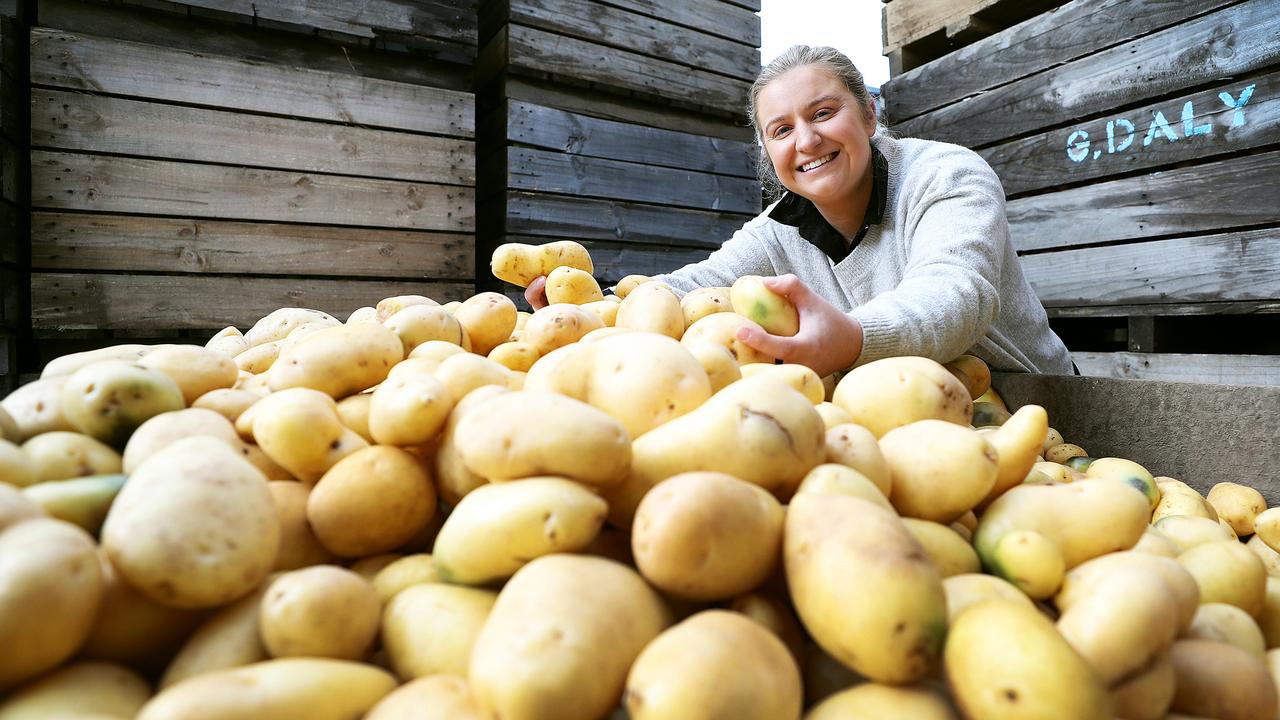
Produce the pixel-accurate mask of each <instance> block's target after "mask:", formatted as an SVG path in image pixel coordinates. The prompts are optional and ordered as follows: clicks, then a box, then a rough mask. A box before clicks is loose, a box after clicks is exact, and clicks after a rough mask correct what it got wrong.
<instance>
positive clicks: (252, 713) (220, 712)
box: [138, 658, 396, 720]
mask: <svg viewBox="0 0 1280 720" xmlns="http://www.w3.org/2000/svg"><path fill="white" fill-rule="evenodd" d="M395 687H396V680H395V678H394V677H392V676H391V675H390V673H387V672H385V671H383V670H381V669H379V668H376V667H373V666H372V665H364V664H361V663H354V662H350V661H347V660H328V659H322V658H286V659H281V660H268V661H266V662H260V663H254V664H252V665H247V666H245V667H239V668H233V669H230V670H220V671H217V672H211V673H208V674H206V675H201V676H199V677H195V678H191V679H189V680H187V681H185V682H181V683H177V684H175V685H173V686H171V687H169V688H167V689H165V690H164V691H162V692H161V693H160V694H159V695H156V696H155V697H154V698H152V700H151V701H150V702H148V703H147V704H146V706H145V707H143V708H142V712H140V713H139V714H138V720H172V718H184V720H241V719H243V718H249V717H261V718H271V719H272V720H348V719H349V718H356V717H361V716H363V715H364V713H365V712H367V711H368V710H369V709H370V708H372V707H373V706H374V705H376V704H377V703H378V701H379V700H381V699H382V698H383V697H384V696H385V695H387V694H388V693H390V692H391V691H392V690H394V689H395Z"/></svg>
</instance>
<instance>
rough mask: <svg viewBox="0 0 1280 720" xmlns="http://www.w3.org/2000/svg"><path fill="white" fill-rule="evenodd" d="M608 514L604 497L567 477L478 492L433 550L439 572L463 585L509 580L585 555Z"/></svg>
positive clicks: (464, 502)
mask: <svg viewBox="0 0 1280 720" xmlns="http://www.w3.org/2000/svg"><path fill="white" fill-rule="evenodd" d="M607 512H608V506H607V505H606V504H605V502H604V500H601V499H600V497H599V496H597V495H596V494H594V493H592V492H591V491H590V490H588V489H587V488H585V487H583V486H582V485H579V484H577V483H575V482H571V481H569V480H565V479H562V478H554V477H542V478H528V479H525V480H516V481H513V482H504V483H496V484H491V485H484V486H481V487H478V488H476V489H475V490H474V491H472V492H471V493H470V494H469V495H467V496H466V497H464V498H462V500H461V501H460V502H459V503H458V505H457V506H456V507H455V508H454V509H453V512H452V513H450V514H449V517H448V518H447V519H445V521H444V526H443V527H442V528H440V534H439V535H438V536H437V537H436V542H435V547H434V548H433V549H432V551H431V552H432V557H433V559H434V561H435V566H436V572H437V573H439V575H440V577H441V578H443V579H444V581H445V582H451V583H458V584H463V585H482V584H485V583H488V582H491V581H494V580H504V579H506V578H509V577H511V576H512V575H514V574H515V572H516V571H517V570H519V569H520V568H522V567H524V566H525V564H527V563H528V562H529V561H530V560H533V559H534V558H537V557H541V556H543V555H550V554H551V553H557V552H576V551H579V550H582V549H583V548H585V547H586V546H587V545H589V544H590V543H591V541H592V540H594V539H595V537H596V535H597V534H598V533H599V532H600V527H601V526H602V525H604V519H605V515H606V514H607Z"/></svg>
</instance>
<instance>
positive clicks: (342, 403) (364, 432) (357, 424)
mask: <svg viewBox="0 0 1280 720" xmlns="http://www.w3.org/2000/svg"><path fill="white" fill-rule="evenodd" d="M397 367H399V366H397ZM384 382H385V381H384ZM375 392H376V391H375ZM372 405H373V393H369V392H364V393H360V394H358V395H349V396H347V397H345V398H343V399H341V400H339V401H338V404H337V410H338V419H339V420H340V421H342V424H343V425H345V426H346V427H347V428H348V429H349V430H351V431H352V432H354V433H355V434H357V435H359V436H360V437H362V438H364V441H365V442H367V443H370V444H372V443H373V442H374V439H373V434H372V433H371V432H369V410H370V408H371V407H372Z"/></svg>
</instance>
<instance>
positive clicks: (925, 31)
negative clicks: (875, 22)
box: [883, 0, 1001, 54]
mask: <svg viewBox="0 0 1280 720" xmlns="http://www.w3.org/2000/svg"><path fill="white" fill-rule="evenodd" d="M1000 1H1001V0H911V1H910V2H900V3H897V4H896V5H886V6H885V7H884V18H883V21H884V22H883V27H884V52H885V54H888V53H890V52H892V51H894V50H897V49H898V48H901V47H902V46H904V45H908V44H910V43H913V42H915V41H916V40H919V39H920V38H923V37H924V36H926V35H930V34H932V33H935V32H938V31H939V30H944V29H946V27H947V25H948V24H951V23H954V22H956V21H958V20H960V19H962V18H966V17H968V16H970V15H972V14H974V13H976V12H978V11H980V10H985V9H986V8H988V7H991V6H992V5H995V4H997V3H999V2H1000Z"/></svg>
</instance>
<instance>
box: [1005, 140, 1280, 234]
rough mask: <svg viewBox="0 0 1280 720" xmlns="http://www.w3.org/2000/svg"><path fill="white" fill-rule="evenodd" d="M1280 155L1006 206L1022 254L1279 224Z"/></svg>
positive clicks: (1134, 179) (1264, 155)
mask: <svg viewBox="0 0 1280 720" xmlns="http://www.w3.org/2000/svg"><path fill="white" fill-rule="evenodd" d="M1278 176H1280V151H1273V152H1268V153H1261V154H1258V155H1247V156H1244V157H1238V158H1231V159H1228V160H1221V161H1218V162H1212V163H1208V164H1205V165H1196V166H1193V167H1185V168H1178V169H1176V170H1168V171H1165V172H1158V173H1153V174H1151V175H1141V176H1137V177H1132V178H1125V179H1122V180H1111V181H1108V182H1100V183H1096V184H1093V185H1086V186H1084V187H1077V188H1072V189H1070V190H1063V191H1061V192H1056V193H1052V194H1049V195H1036V196H1034V197H1028V198H1022V199H1019V200H1014V201H1012V202H1010V203H1009V204H1008V206H1007V212H1008V216H1009V234H1010V237H1012V239H1013V242H1014V246H1015V247H1016V248H1017V249H1018V250H1020V251H1026V250H1038V249H1046V248H1056V247H1071V246H1074V245H1087V244H1093V243H1103V242H1109V241H1113V240H1132V239H1137V238H1145V237H1156V236H1160V235H1173V234H1178V233H1190V232H1205V231H1213V230H1218V229H1223V228H1230V227H1244V226H1249V225H1263V224H1267V223H1271V222H1275V219H1276V209H1275V197H1276V192H1275V184H1274V182H1267V180H1266V179H1268V178H1272V179H1274V178H1276V177H1278Z"/></svg>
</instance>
